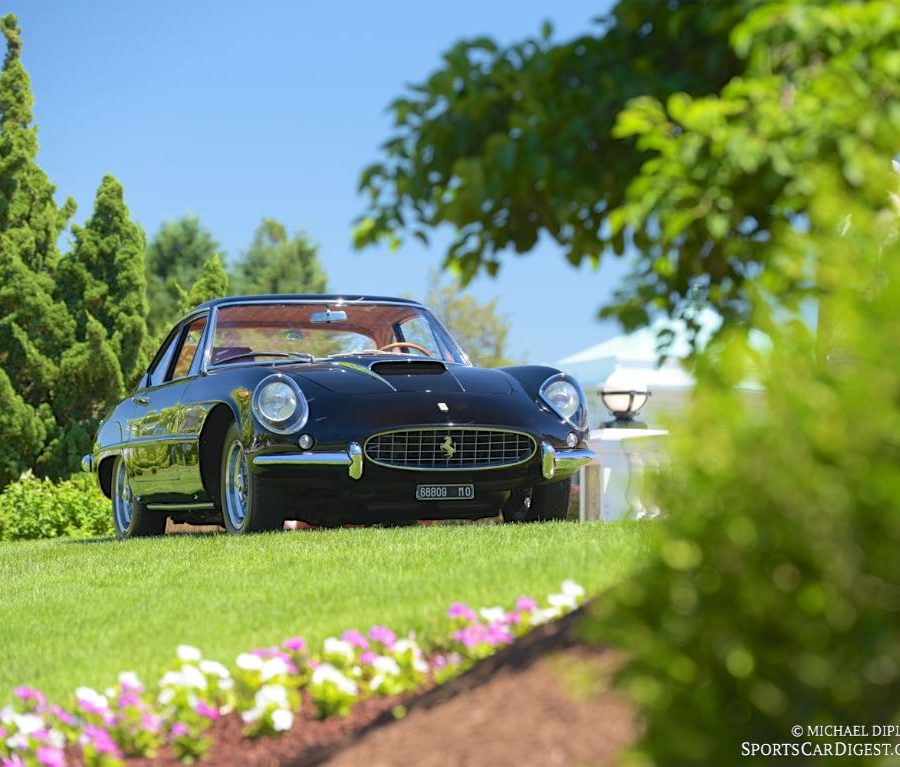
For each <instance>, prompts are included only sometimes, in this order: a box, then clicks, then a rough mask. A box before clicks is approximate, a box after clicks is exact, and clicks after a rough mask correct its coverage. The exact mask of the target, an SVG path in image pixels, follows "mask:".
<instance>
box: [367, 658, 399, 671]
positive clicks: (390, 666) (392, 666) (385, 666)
mask: <svg viewBox="0 0 900 767" xmlns="http://www.w3.org/2000/svg"><path fill="white" fill-rule="evenodd" d="M372 668H374V669H375V670H376V671H377V672H379V673H380V674H391V675H393V676H396V675H397V674H399V673H400V664H399V663H397V661H395V660H394V659H393V658H388V657H387V656H386V655H379V656H378V657H377V658H375V660H373V661H372Z"/></svg>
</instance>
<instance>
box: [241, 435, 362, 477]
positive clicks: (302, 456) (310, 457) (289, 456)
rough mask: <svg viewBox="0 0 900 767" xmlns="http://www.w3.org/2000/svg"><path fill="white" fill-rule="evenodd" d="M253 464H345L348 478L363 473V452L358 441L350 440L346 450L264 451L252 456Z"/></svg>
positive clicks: (360, 475)
mask: <svg viewBox="0 0 900 767" xmlns="http://www.w3.org/2000/svg"><path fill="white" fill-rule="evenodd" d="M253 465H254V466H347V467H348V469H347V474H348V475H349V477H350V479H359V478H360V477H362V475H363V454H362V448H361V447H360V446H359V443H358V442H351V443H350V444H349V445H348V446H347V452H343V451H338V452H331V453H325V452H320V453H317V452H309V453H266V454H264V455H257V456H255V457H254V458H253Z"/></svg>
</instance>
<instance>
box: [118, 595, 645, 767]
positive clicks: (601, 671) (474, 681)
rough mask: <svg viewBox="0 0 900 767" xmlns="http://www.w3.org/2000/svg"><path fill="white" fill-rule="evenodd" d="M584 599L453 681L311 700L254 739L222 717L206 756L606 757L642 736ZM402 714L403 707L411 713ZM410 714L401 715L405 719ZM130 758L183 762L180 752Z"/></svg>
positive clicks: (285, 761) (260, 764) (602, 760)
mask: <svg viewBox="0 0 900 767" xmlns="http://www.w3.org/2000/svg"><path fill="white" fill-rule="evenodd" d="M581 615H582V610H578V611H576V612H574V613H571V614H570V615H567V616H566V617H564V618H563V619H561V620H559V621H556V622H554V623H551V624H548V625H545V626H541V627H539V628H538V629H535V630H534V631H532V632H531V633H529V634H528V635H527V636H525V637H523V638H522V639H520V640H518V641H517V642H515V643H514V644H513V645H511V646H509V647H507V648H505V649H503V650H501V651H500V652H498V653H496V654H495V655H493V656H492V657H490V658H488V659H487V660H485V661H482V662H481V663H479V664H478V665H476V666H475V667H474V668H472V669H471V670H469V671H468V672H466V673H465V674H462V675H460V676H459V677H457V678H455V679H453V680H451V681H450V682H448V683H447V684H444V685H441V686H437V687H431V688H430V689H426V690H424V691H419V692H417V693H415V694H414V695H405V696H399V695H398V696H392V697H387V698H368V699H366V700H363V701H360V702H359V703H358V704H357V705H356V706H354V708H353V710H352V711H351V713H350V715H349V716H347V717H346V718H343V719H341V718H329V719H324V720H320V719H315V718H313V717H312V715H311V714H307V713H305V712H310V711H311V710H312V706H311V705H310V703H309V701H308V700H304V701H303V706H302V713H301V714H298V715H297V717H296V718H295V721H294V726H293V727H292V728H291V730H290V731H289V732H287V733H284V734H283V735H280V736H277V737H266V738H259V739H256V740H252V739H249V738H245V737H244V736H243V734H242V731H243V728H244V724H243V722H241V720H240V719H239V718H238V717H237V716H236V715H230V716H226V717H223V718H222V719H220V720H219V721H217V722H215V723H214V725H213V727H212V728H211V731H210V735H211V737H212V740H213V745H212V747H211V748H210V750H209V752H208V754H207V755H206V757H205V758H204V759H203V761H202V762H201V764H208V765H216V767H218V766H219V765H247V766H248V767H251V766H252V767H318V766H320V765H321V766H323V767H358V766H359V765H365V767H407V766H408V767H413V765H415V767H445V766H446V765H460V766H463V765H465V766H467V767H478V766H479V765H492V766H493V765H506V764H510V765H512V764H515V765H526V766H527V765H541V766H542V767H552V766H553V765H604V764H608V763H610V762H611V761H612V758H613V757H614V756H615V754H616V753H617V752H618V751H619V750H621V749H622V748H623V747H624V746H626V745H628V744H629V743H631V742H632V741H633V740H634V738H635V736H636V733H637V731H636V726H635V717H634V712H633V710H632V708H631V706H630V705H629V704H628V703H627V702H626V701H625V700H624V699H623V698H622V697H621V696H620V695H619V694H618V693H615V692H613V691H611V690H610V689H609V685H608V679H609V674H610V672H611V671H612V670H613V669H614V668H615V667H616V666H617V665H618V664H619V663H620V662H621V659H620V657H619V656H617V655H616V654H615V653H613V652H611V651H609V650H605V649H602V648H593V647H587V646H585V645H583V644H581V643H580V642H579V641H578V638H577V634H576V629H575V627H576V625H577V622H578V620H579V619H580V618H581ZM401 715H402V716H401ZM398 717H400V718H398ZM127 764H128V765H129V767H150V765H162V767H180V766H181V762H179V761H178V760H177V759H175V757H174V756H173V755H172V754H171V753H170V752H163V753H161V754H160V755H158V756H157V757H156V758H155V759H152V760H151V759H130V760H128V762H127Z"/></svg>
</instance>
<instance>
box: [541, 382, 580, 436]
mask: <svg viewBox="0 0 900 767" xmlns="http://www.w3.org/2000/svg"><path fill="white" fill-rule="evenodd" d="M559 384H566V385H568V386H570V387H571V388H572V390H573V392H574V397H575V401H576V403H577V404H576V406H575V408H574V410H572V411H571V412H569V413H567V412H564V411H563V410H562V409H560V408H559V407H558V406H557V405H556V404H555V403H554V402H553V401H552V400H551V398H550V396H549V395H548V393H547V392H548V390H549V389H550V388H551V387H552V386H554V385H559ZM538 394H539V395H540V398H541V401H542V402H543V403H544V404H545V405H546V406H547V407H548V408H550V410H551V411H552V412H554V413H555V414H556V415H558V416H559V417H560V418H561V419H562V420H563V421H565V422H566V423H567V424H569V426H571V427H572V428H573V429H576V430H578V431H586V430H587V422H588V409H587V398H586V397H585V396H584V391H583V390H582V388H581V386H579V384H578V381H576V380H575V379H574V378H572V377H571V376H568V375H566V374H565V373H556V374H555V375H552V376H550V377H549V378H548V379H547V380H546V381H544V383H542V384H541V388H540V390H539V392H538Z"/></svg>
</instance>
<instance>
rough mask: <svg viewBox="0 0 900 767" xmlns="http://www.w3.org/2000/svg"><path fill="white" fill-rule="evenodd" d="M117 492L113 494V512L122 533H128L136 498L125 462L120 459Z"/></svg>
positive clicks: (117, 472)
mask: <svg viewBox="0 0 900 767" xmlns="http://www.w3.org/2000/svg"><path fill="white" fill-rule="evenodd" d="M115 485H116V486H115V491H114V493H113V512H114V514H115V517H116V527H117V528H119V531H120V532H123V533H125V532H127V531H128V528H129V527H130V526H131V517H132V516H133V514H134V496H133V495H132V494H131V485H130V484H128V473H127V472H126V471H125V461H124V460H122V459H121V458H120V459H119V464H118V468H117V469H116V482H115Z"/></svg>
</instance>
